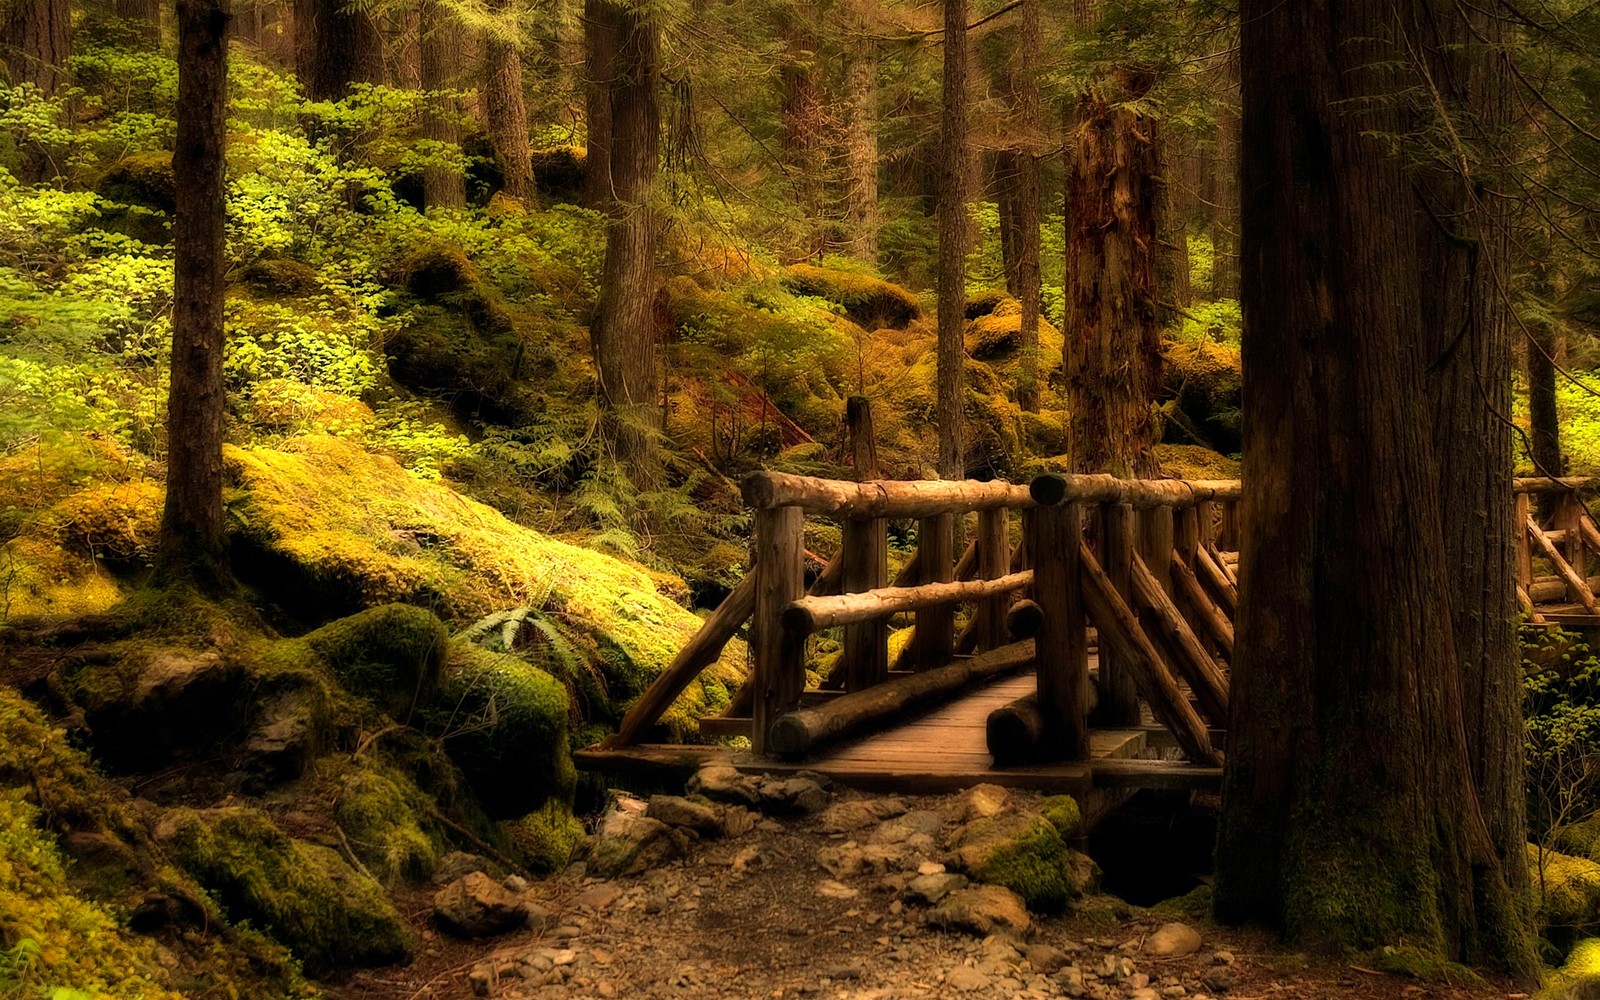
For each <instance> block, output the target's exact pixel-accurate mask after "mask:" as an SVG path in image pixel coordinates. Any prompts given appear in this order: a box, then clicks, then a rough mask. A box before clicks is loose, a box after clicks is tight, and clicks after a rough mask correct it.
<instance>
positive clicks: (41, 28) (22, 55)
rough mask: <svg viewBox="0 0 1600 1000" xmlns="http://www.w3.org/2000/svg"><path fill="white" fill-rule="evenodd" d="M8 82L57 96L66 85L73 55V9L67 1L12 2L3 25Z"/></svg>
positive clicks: (0, 43)
mask: <svg viewBox="0 0 1600 1000" xmlns="http://www.w3.org/2000/svg"><path fill="white" fill-rule="evenodd" d="M0 53H3V54H4V56H5V67H6V79H7V81H8V82H10V83H11V84H12V86H16V85H18V84H23V83H31V84H33V85H34V86H36V87H38V88H39V89H40V90H42V91H44V93H45V95H46V96H49V95H51V94H54V93H55V92H56V88H57V87H59V86H61V85H62V84H64V83H66V82H67V72H66V63H67V57H68V56H70V55H72V5H71V4H69V3H68V2H67V0H11V3H10V4H9V5H8V6H7V8H6V11H5V20H4V21H3V22H0Z"/></svg>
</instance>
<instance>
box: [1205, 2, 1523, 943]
mask: <svg viewBox="0 0 1600 1000" xmlns="http://www.w3.org/2000/svg"><path fill="white" fill-rule="evenodd" d="M1417 2H1418V0H1411V2H1410V3H1406V2H1402V3H1398V4H1397V3H1396V2H1395V0H1340V2H1339V3H1338V4H1321V3H1304V4H1284V3H1281V2H1279V0H1246V2H1245V4H1244V6H1243V9H1242V11H1241V19H1242V22H1243V38H1242V58H1241V63H1242V65H1243V67H1244V81H1243V84H1244V93H1243V96H1244V141H1243V142H1242V143H1241V149H1242V151H1243V153H1244V160H1243V167H1244V172H1243V176H1242V179H1241V180H1242V186H1241V189H1242V190H1243V191H1245V192H1247V193H1248V198H1247V200H1246V202H1245V206H1244V215H1243V220H1242V221H1243V225H1242V230H1241V233H1242V246H1243V250H1244V253H1243V255H1242V263H1243V269H1242V279H1243V282H1242V293H1243V294H1242V304H1243V307H1244V315H1245V334H1244V372H1245V392H1244V422H1245V425H1246V426H1247V427H1249V428H1250V433H1249V435H1248V436H1247V438H1246V441H1245V453H1244V479H1245V481H1246V482H1248V483H1250V484H1251V486H1250V490H1249V491H1248V492H1247V493H1246V495H1245V500H1244V513H1243V517H1244V524H1243V532H1242V540H1243V564H1242V566H1241V570H1240V574H1239V576H1240V583H1241V590H1240V601H1239V606H1240V614H1239V622H1238V641H1237V656H1236V658H1235V663H1234V665H1233V675H1232V685H1233V687H1232V690H1233V696H1232V702H1231V713H1232V718H1231V720H1230V726H1229V743H1228V762H1227V768H1226V770H1225V772H1224V788H1223V817H1222V825H1221V833H1220V837H1219V842H1218V849H1217V884H1216V909H1217V913H1218V916H1219V917H1221V918H1223V919H1228V920H1258V921H1262V922H1265V923H1268V924H1271V925H1275V926H1277V927H1279V928H1281V929H1283V930H1284V931H1285V933H1286V935H1287V936H1288V937H1289V938H1290V939H1291V940H1292V941H1294V942H1296V943H1298V944H1301V945H1309V946H1313V947H1326V948H1343V947H1348V948H1355V949H1365V948H1370V947H1373V946H1376V945H1382V944H1392V943H1399V942H1401V941H1404V942H1405V943H1406V944H1410V945H1414V946H1417V947H1420V948H1423V949H1425V950H1431V951H1434V952H1437V953H1440V954H1443V955H1446V956H1448V957H1450V958H1454V959H1459V960H1464V961H1468V962H1471V963H1476V964H1493V965H1502V966H1506V967H1509V968H1511V969H1514V970H1515V971H1518V972H1527V971H1530V970H1531V967H1532V964H1531V963H1532V956H1531V952H1530V950H1529V949H1528V947H1527V937H1526V935H1525V928H1524V927H1523V925H1522V923H1521V913H1520V909H1519V906H1518V904H1517V902H1516V897H1515V893H1514V892H1513V890H1512V889H1511V887H1510V884H1509V882H1508V876H1507V872H1506V869H1505V867H1504V866H1503V865H1502V863H1501V859H1500V858H1499V857H1498V855H1497V851H1496V845H1495V843H1494V834H1493V832H1492V831H1491V829H1490V823H1489V822H1486V818H1485V811H1484V809H1483V799H1482V798H1481V797H1480V794H1479V790H1478V788H1477V786H1476V784H1475V781H1474V773H1473V767H1472V763H1471V759H1472V758H1471V749H1470V741H1469V738H1468V736H1467V735H1466V729H1467V726H1466V724H1465V718H1464V711H1463V709H1464V706H1463V687H1464V685H1463V679H1462V669H1461V668H1462V664H1461V661H1460V659H1459V658H1458V655H1457V649H1456V642H1455V641H1454V636H1455V634H1456V630H1455V627H1454V622H1453V619H1452V601H1451V594H1452V591H1453V587H1452V580H1451V577H1450V574H1449V572H1448V571H1447V568H1446V556H1445V553H1446V548H1447V545H1446V544H1445V540H1446V535H1445V533H1444V529H1443V525H1442V521H1441V517H1442V513H1441V504H1440V496H1439V494H1440V478H1439V475H1438V466H1437V464H1436V454H1435V449H1436V447H1437V446H1436V442H1435V440H1434V437H1433V433H1434V432H1433V425H1434V423H1435V422H1436V421H1435V420H1434V419H1433V417H1432V415H1431V414H1430V408H1429V405H1428V403H1429V399H1428V397H1427V394H1426V392H1425V375H1424V371H1425V368H1426V366H1427V364H1428V363H1429V361H1430V359H1429V358H1428V357H1427V356H1426V355H1427V347H1428V343H1429V333H1428V321H1427V320H1425V317H1424V313H1423V306H1422V302H1423V293H1422V284H1423V281H1424V278H1423V275H1422V269H1421V266H1420V265H1419V263H1418V254H1417V250H1418V247H1417V243H1416V228H1415V226H1414V224H1413V219H1414V218H1415V215H1414V213H1413V211H1412V208H1413V204H1412V200H1411V199H1412V195H1411V191H1412V184H1413V181H1414V179H1413V178H1409V177H1407V176H1406V173H1405V171H1404V170H1403V168H1402V166H1401V165H1400V164H1398V163H1397V162H1394V161H1392V160H1391V159H1389V158H1388V157H1386V156H1385V154H1384V149H1383V147H1382V145H1381V143H1380V142H1379V141H1378V140H1377V139H1375V138H1373V136H1374V135H1395V134H1400V133H1401V132H1402V130H1403V117H1402V115H1401V113H1400V111H1399V110H1398V108H1397V107H1396V102H1395V100H1394V99H1393V97H1394V95H1396V94H1398V93H1401V90H1402V85H1403V80H1402V79H1401V74H1400V73H1399V72H1398V70H1397V69H1396V67H1397V66H1398V65H1399V64H1400V62H1401V59H1402V57H1401V56H1399V55H1398V54H1397V53H1395V52H1394V51H1392V50H1390V49H1389V48H1388V46H1387V44H1386V43H1385V42H1384V41H1382V40H1384V39H1392V38H1397V37H1400V35H1401V34H1402V30H1401V29H1402V27H1403V25H1402V18H1401V16H1400V15H1399V13H1398V12H1400V11H1404V10H1405V9H1406V8H1408V7H1410V8H1412V9H1414V8H1415V7H1416V4H1417ZM1482 447H1483V449H1484V450H1483V451H1481V452H1478V454H1480V455H1481V454H1487V449H1488V447H1489V446H1482ZM1463 458H1464V460H1466V461H1468V462H1472V461H1476V458H1475V457H1474V456H1472V455H1468V456H1463ZM1474 494H1475V495H1476V490H1474ZM1473 502H1478V501H1476V500H1474V501H1473ZM1502 584H1503V586H1504V587H1505V588H1506V589H1507V590H1508V591H1509V578H1507V579H1506V580H1505V581H1502ZM1474 710H1476V707H1474ZM1519 849H1520V847H1519Z"/></svg>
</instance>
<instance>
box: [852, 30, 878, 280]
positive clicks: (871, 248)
mask: <svg viewBox="0 0 1600 1000" xmlns="http://www.w3.org/2000/svg"><path fill="white" fill-rule="evenodd" d="M846 30H847V32H848V33H849V34H848V37H847V38H846V41H845V55H844V90H845V120H844V163H845V169H844V221H845V234H844V235H845V239H846V241H847V242H846V244H845V246H844V250H845V252H846V253H848V254H850V256H852V257H854V258H856V259H857V260H860V261H865V262H866V263H868V264H873V263H876V262H877V260H878V41H877V39H875V38H873V37H872V34H871V32H872V30H873V25H872V24H871V23H870V22H868V21H867V20H866V19H865V18H856V19H854V20H853V22H852V23H851V24H850V25H849V26H848V27H847V29H846Z"/></svg>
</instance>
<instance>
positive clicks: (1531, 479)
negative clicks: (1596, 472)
mask: <svg viewBox="0 0 1600 1000" xmlns="http://www.w3.org/2000/svg"><path fill="white" fill-rule="evenodd" d="M1595 489H1600V478H1596V477H1594V476H1566V477H1564V478H1561V479H1551V478H1549V477H1547V476H1525V477H1521V478H1518V479H1514V480H1512V482H1511V492H1513V493H1567V492H1570V491H1572V490H1595Z"/></svg>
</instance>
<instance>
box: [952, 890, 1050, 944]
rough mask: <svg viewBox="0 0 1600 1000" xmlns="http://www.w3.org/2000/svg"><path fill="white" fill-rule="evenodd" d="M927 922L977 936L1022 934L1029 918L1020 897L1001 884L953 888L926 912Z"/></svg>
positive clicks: (1027, 925)
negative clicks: (998, 933)
mask: <svg viewBox="0 0 1600 1000" xmlns="http://www.w3.org/2000/svg"><path fill="white" fill-rule="evenodd" d="M928 923H929V924H932V925H933V926H935V927H942V928H945V929H947V930H954V931H961V932H963V933H966V934H974V935H977V936H979V937H982V936H985V935H987V934H990V933H993V932H996V931H1009V932H1011V933H1014V934H1022V933H1025V932H1026V931H1027V930H1028V927H1029V925H1030V923H1031V921H1030V920H1029V918H1028V908H1027V906H1026V905H1025V904H1024V903H1023V901H1022V897H1021V896H1018V895H1017V894H1016V893H1014V892H1012V891H1011V890H1010V889H1007V888H1005V887H1003V886H998V885H978V886H970V887H968V888H965V889H957V890H955V891H954V892H952V893H950V894H949V895H948V896H946V897H945V898H944V899H943V900H942V901H941V902H940V903H939V905H938V906H935V907H934V908H933V909H932V910H929V911H928Z"/></svg>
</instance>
